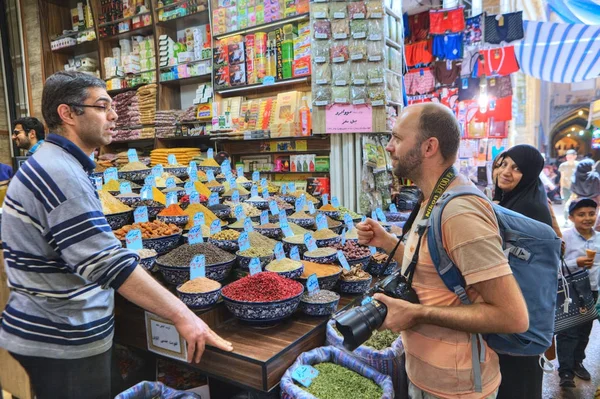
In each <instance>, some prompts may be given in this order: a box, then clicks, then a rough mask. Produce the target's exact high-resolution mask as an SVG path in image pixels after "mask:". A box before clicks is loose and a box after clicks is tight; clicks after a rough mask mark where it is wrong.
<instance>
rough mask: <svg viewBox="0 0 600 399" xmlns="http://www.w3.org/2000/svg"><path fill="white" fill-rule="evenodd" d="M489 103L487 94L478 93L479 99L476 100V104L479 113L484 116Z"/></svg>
mask: <svg viewBox="0 0 600 399" xmlns="http://www.w3.org/2000/svg"><path fill="white" fill-rule="evenodd" d="M488 103H489V97H488V95H487V93H480V94H479V98H478V99H477V104H479V112H481V113H482V114H485V113H486V112H487V108H488Z"/></svg>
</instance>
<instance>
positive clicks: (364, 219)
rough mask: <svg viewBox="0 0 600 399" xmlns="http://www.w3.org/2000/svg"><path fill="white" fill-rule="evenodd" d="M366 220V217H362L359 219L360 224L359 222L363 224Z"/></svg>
mask: <svg viewBox="0 0 600 399" xmlns="http://www.w3.org/2000/svg"><path fill="white" fill-rule="evenodd" d="M366 220H367V217H366V216H365V215H363V216H362V217H361V218H360V222H361V223H364V222H365V221H366Z"/></svg>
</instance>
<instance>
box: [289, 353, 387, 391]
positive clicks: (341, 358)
mask: <svg viewBox="0 0 600 399" xmlns="http://www.w3.org/2000/svg"><path fill="white" fill-rule="evenodd" d="M303 365H312V366H313V367H315V368H317V370H319V375H318V376H317V377H316V378H315V379H313V382H312V384H311V385H310V387H308V388H305V387H301V386H300V385H299V384H297V383H296V382H295V381H294V380H293V379H292V373H293V372H294V370H295V369H296V368H297V367H299V366H303ZM328 378H329V379H330V380H331V383H332V384H335V385H337V384H338V383H339V380H343V382H344V386H345V388H346V389H345V391H346V392H352V393H353V395H351V396H353V397H357V398H358V397H360V398H364V399H379V398H381V399H392V398H394V387H393V385H392V380H391V379H390V377H389V376H387V375H383V374H381V373H380V372H378V371H377V370H375V369H373V368H372V367H370V366H368V365H366V364H365V363H363V362H361V361H360V360H358V359H357V358H355V357H352V356H350V355H348V354H347V353H346V352H343V351H342V350H340V349H338V348H335V347H333V346H323V347H320V348H316V349H313V350H311V351H308V352H304V353H302V354H301V355H300V356H298V359H296V361H295V362H294V364H292V366H291V367H290V368H289V369H287V371H286V372H285V374H284V375H283V377H282V378H281V383H280V387H281V398H282V399H315V398H317V397H318V396H317V395H319V394H320V396H324V395H326V394H327V390H328V386H327V381H328V380H327V379H328ZM319 379H320V380H319ZM336 380H337V381H336ZM332 388H334V389H335V388H337V389H339V386H337V387H332ZM310 392H314V393H315V394H316V395H313V394H312V393H310ZM346 397H347V394H346Z"/></svg>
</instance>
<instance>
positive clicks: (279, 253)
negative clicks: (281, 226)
mask: <svg viewBox="0 0 600 399" xmlns="http://www.w3.org/2000/svg"><path fill="white" fill-rule="evenodd" d="M275 258H276V259H277V260H281V259H283V258H285V252H283V244H282V243H281V242H278V243H277V244H275Z"/></svg>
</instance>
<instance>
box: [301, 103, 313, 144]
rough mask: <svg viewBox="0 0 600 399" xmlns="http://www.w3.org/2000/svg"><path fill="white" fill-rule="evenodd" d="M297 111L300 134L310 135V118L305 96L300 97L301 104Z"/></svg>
mask: <svg viewBox="0 0 600 399" xmlns="http://www.w3.org/2000/svg"><path fill="white" fill-rule="evenodd" d="M298 113H299V114H300V135H301V136H310V131H311V130H312V118H311V115H310V108H309V107H308V101H307V99H306V96H304V97H302V106H301V107H300V109H299V110H298Z"/></svg>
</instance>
